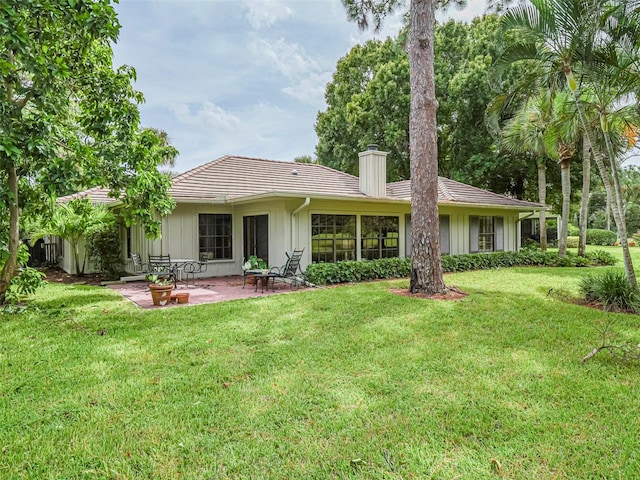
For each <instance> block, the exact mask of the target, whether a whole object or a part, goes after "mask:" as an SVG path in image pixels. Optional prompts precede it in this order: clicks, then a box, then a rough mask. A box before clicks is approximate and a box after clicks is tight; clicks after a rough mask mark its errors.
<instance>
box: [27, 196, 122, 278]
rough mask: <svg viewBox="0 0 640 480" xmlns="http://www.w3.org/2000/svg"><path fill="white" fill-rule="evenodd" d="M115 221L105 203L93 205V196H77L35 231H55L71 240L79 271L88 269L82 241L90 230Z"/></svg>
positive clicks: (57, 208) (42, 233)
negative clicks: (82, 197)
mask: <svg viewBox="0 0 640 480" xmlns="http://www.w3.org/2000/svg"><path fill="white" fill-rule="evenodd" d="M113 223H114V218H113V214H112V213H111V212H110V211H109V210H108V209H107V208H106V207H105V206H104V205H93V204H92V203H91V201H90V200H89V199H76V200H72V201H70V202H69V203H59V204H56V206H55V207H54V209H53V213H52V214H51V216H46V217H42V218H41V219H40V222H39V224H36V225H35V228H36V230H35V231H34V232H31V237H32V238H33V239H37V238H41V237H43V236H45V235H55V236H56V237H60V238H62V239H64V240H66V241H68V242H69V244H70V245H71V251H72V252H73V259H74V267H75V271H76V274H77V275H81V274H83V273H84V268H85V259H86V252H85V255H84V256H82V255H81V254H80V245H81V242H82V241H83V240H86V238H87V236H88V234H89V233H90V232H93V231H97V230H101V229H102V228H103V227H104V226H105V225H111V224H113Z"/></svg>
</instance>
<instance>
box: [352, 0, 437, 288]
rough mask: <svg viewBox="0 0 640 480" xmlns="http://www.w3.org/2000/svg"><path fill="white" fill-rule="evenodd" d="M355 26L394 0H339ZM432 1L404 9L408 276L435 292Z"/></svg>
mask: <svg viewBox="0 0 640 480" xmlns="http://www.w3.org/2000/svg"><path fill="white" fill-rule="evenodd" d="M343 3H344V4H345V6H346V7H347V11H348V13H349V16H350V17H351V18H352V19H355V20H357V21H358V24H359V25H360V27H362V28H364V27H366V26H367V24H368V20H369V15H371V17H372V18H373V21H374V24H375V26H376V27H379V26H380V22H381V20H382V18H383V16H384V15H386V14H387V13H389V12H390V11H392V9H394V8H396V7H397V6H398V4H399V3H400V2H399V1H394V0H388V1H382V0H381V1H378V2H376V1H373V0H343ZM435 3H436V2H435V1H434V0H412V1H411V5H410V8H409V17H410V25H409V66H410V70H409V71H410V75H409V76H410V86H411V88H410V91H411V110H410V116H409V151H410V163H411V243H412V254H411V279H410V285H409V290H410V291H411V292H413V293H416V292H422V293H427V294H435V293H441V292H443V291H446V287H445V284H444V280H443V277H442V264H441V262H440V240H439V225H438V151H437V148H438V143H437V131H436V111H437V108H438V102H437V100H436V91H435V78H434V66H433V64H434V47H433V44H434V28H435Z"/></svg>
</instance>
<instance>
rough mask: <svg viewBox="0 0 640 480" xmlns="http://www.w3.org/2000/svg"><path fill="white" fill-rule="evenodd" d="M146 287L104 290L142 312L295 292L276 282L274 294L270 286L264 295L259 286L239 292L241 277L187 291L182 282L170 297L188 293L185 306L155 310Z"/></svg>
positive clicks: (207, 281)
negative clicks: (132, 304) (137, 307)
mask: <svg viewBox="0 0 640 480" xmlns="http://www.w3.org/2000/svg"><path fill="white" fill-rule="evenodd" d="M148 285H149V282H148V281H136V282H128V283H124V284H114V285H108V286H107V287H108V288H110V289H112V290H115V291H116V292H118V293H120V294H121V295H122V296H123V297H125V298H127V299H129V300H131V301H132V302H133V303H135V304H136V305H138V306H139V307H142V308H168V307H175V306H185V305H200V304H203V303H216V302H224V301H227V300H237V299H241V298H255V297H264V296H267V295H276V294H282V293H290V292H295V291H296V290H293V289H292V288H291V285H289V284H286V283H284V282H276V283H275V286H274V287H273V288H274V290H272V289H271V283H269V288H268V289H267V288H266V286H265V288H264V292H262V288H261V285H258V288H257V291H256V287H255V286H254V285H249V284H247V285H245V287H244V288H242V276H240V275H238V276H229V277H209V278H198V279H196V280H195V282H190V283H189V287H187V286H186V285H185V283H184V282H179V283H178V286H177V288H176V289H175V290H173V291H172V294H176V293H184V292H187V293H189V302H188V303H182V304H180V303H170V304H168V305H165V306H157V305H153V302H152V300H151V293H150V292H149V288H148Z"/></svg>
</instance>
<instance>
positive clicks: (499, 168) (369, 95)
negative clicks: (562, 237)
mask: <svg viewBox="0 0 640 480" xmlns="http://www.w3.org/2000/svg"><path fill="white" fill-rule="evenodd" d="M404 37H405V33H404V32H403V33H401V34H400V35H399V37H398V38H397V39H393V40H391V39H387V40H386V41H384V42H380V41H377V40H372V41H368V42H366V43H365V44H364V45H356V46H355V47H353V48H352V49H351V51H350V52H349V53H348V54H347V55H346V56H345V57H344V58H342V59H341V60H340V61H339V62H338V64H337V65H336V70H335V72H334V74H333V78H332V80H331V82H330V83H329V84H328V85H327V88H326V91H325V99H326V103H327V109H326V110H325V111H323V112H319V113H318V119H317V122H316V127H315V129H316V134H317V135H318V143H317V146H316V157H317V159H318V162H319V163H320V164H323V165H327V166H329V167H332V168H336V169H338V170H341V171H344V172H347V173H350V174H354V175H356V174H357V173H358V152H359V151H362V150H364V149H365V148H366V146H367V144H370V143H376V144H377V145H378V148H379V149H380V150H384V151H387V152H389V155H388V157H387V158H388V160H387V162H388V168H387V179H388V180H389V181H396V180H402V179H408V178H409V172H410V168H409V105H410V92H409V60H408V56H407V52H406V49H405V47H404V45H405V38H404ZM503 40H504V39H503V35H502V32H501V31H500V26H499V19H498V17H497V16H495V15H486V16H484V17H481V18H477V19H475V20H474V21H473V22H472V23H471V24H467V23H463V22H455V21H450V22H447V23H445V24H438V25H437V26H436V30H435V40H434V42H435V51H436V55H435V59H434V62H435V84H436V97H437V99H438V111H437V124H438V171H439V174H440V175H443V176H446V177H450V178H453V179H455V180H459V181H463V182H466V183H469V184H471V185H475V186H478V187H481V188H488V189H489V190H492V191H496V192H499V193H505V192H508V193H512V194H515V195H516V196H518V197H522V196H523V195H524V194H525V185H526V184H527V182H526V179H529V180H530V182H529V183H532V184H535V176H536V172H535V169H528V168H527V164H528V158H526V157H525V156H524V155H510V154H505V153H502V152H499V149H498V148H497V147H496V142H495V139H494V138H492V137H491V135H489V134H488V133H487V131H486V129H485V128H484V119H485V109H486V106H487V103H488V102H489V100H490V99H491V98H492V97H493V95H494V92H493V91H492V86H491V84H490V80H489V77H490V75H489V73H490V70H491V68H492V62H493V59H495V58H496V56H497V55H498V52H499V50H500V48H501V47H502V43H503ZM522 68H524V67H521V66H515V67H513V68H512V69H510V70H509V72H508V73H507V74H506V75H505V76H504V79H503V80H504V81H505V82H512V81H513V79H515V78H518V72H519V71H520V69H522ZM550 183H551V184H553V182H550ZM534 194H535V192H534ZM532 198H535V195H534V197H532Z"/></svg>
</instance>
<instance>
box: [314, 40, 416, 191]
mask: <svg viewBox="0 0 640 480" xmlns="http://www.w3.org/2000/svg"><path fill="white" fill-rule="evenodd" d="M325 100H326V102H327V110H326V111H324V112H319V113H318V119H317V122H316V126H315V130H316V134H317V135H318V144H317V146H316V157H317V159H318V163H320V164H322V165H327V166H329V167H331V168H335V169H337V170H341V171H343V172H347V173H350V174H352V175H357V174H358V152H360V151H363V150H365V149H366V147H367V145H369V144H371V143H375V144H377V145H379V146H380V147H381V148H384V149H385V151H387V152H388V153H389V155H388V159H389V164H388V171H389V178H390V179H394V180H403V179H407V178H409V172H408V170H409V168H408V167H409V162H408V159H409V134H408V129H409V60H408V57H407V54H406V52H405V51H404V50H403V41H402V40H400V39H398V40H392V39H387V40H385V41H384V42H381V41H378V40H370V41H367V42H366V43H365V44H364V45H356V46H354V47H353V48H352V49H351V51H350V52H349V53H348V54H347V55H346V56H345V57H343V58H342V59H340V61H339V62H338V64H337V65H336V71H335V72H334V74H333V79H332V81H331V82H330V83H329V84H328V85H327V89H326V92H325Z"/></svg>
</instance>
